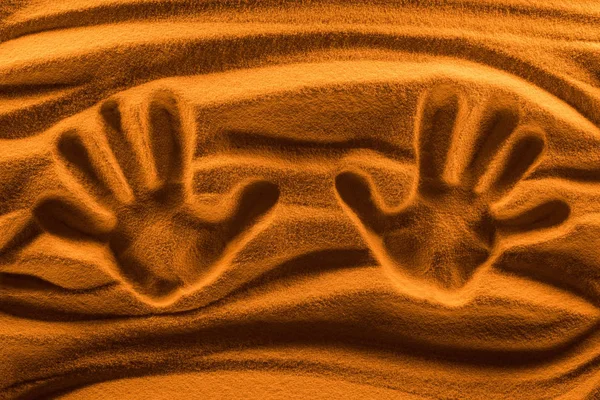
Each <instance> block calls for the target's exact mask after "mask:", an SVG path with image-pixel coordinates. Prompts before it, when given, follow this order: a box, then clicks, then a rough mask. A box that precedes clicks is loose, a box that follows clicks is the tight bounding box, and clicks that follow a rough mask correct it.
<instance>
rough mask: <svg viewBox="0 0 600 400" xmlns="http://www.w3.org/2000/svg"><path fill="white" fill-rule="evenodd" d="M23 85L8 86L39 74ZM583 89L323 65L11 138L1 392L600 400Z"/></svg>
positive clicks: (150, 88)
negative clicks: (127, 384) (261, 376)
mask: <svg viewBox="0 0 600 400" xmlns="http://www.w3.org/2000/svg"><path fill="white" fill-rule="evenodd" d="M190 27H193V25H190ZM124 28H125V31H127V29H128V28H127V27H124ZM212 29H213V30H214V31H215V32H218V30H219V29H220V28H219V27H216V26H213V28H212ZM261 29H262V28H260V27H258V28H257V30H256V31H261ZM291 30H292V31H296V29H295V28H294V29H291ZM250 31H251V32H252V29H250ZM358 31H360V32H358V33H357V35H358V36H360V35H362V33H364V32H365V30H361V29H358ZM87 32H89V30H87ZM186 35H187V33H186V32H183V35H181V38H182V39H185V37H186ZM279 35H280V33H276V34H275V37H276V38H281V37H285V35H283V36H279ZM242 36H243V35H242ZM292 36H294V35H292ZM309 36H310V37H312V38H314V37H318V35H317V36H311V35H309ZM358 36H357V37H358ZM367 36H368V35H367ZM392 36H393V35H391V36H384V37H383V39H382V40H383V41H384V42H385V41H386V40H391V39H389V38H390V37H392ZM74 37H77V34H75V35H74ZM374 37H375V38H376V37H377V36H376V35H375V36H371V39H373V38H374ZM149 39H150V40H149V41H150V42H155V43H156V45H157V48H159V47H160V46H164V43H160V42H157V41H156V40H154V39H153V38H152V37H151V38H149ZM249 40H256V39H255V38H252V39H249ZM278 40H279V39H278ZM376 40H379V39H376ZM292 43H296V44H297V43H298V42H294V41H292ZM467 43H468V40H467ZM92 46H93V44H92ZM25 47H27V46H25ZM76 47H77V46H75V47H74V48H76ZM334 47H335V46H334ZM102 54H110V52H109V51H108V50H107V48H102V49H101V51H99V52H97V54H96V56H97V55H102ZM362 54H363V55H365V54H372V53H370V52H369V51H365V52H364V53H362ZM130 56H131V57H132V59H135V57H136V56H135V53H130ZM329 56H333V57H342V58H343V57H348V56H349V57H350V58H356V57H361V53H360V52H358V53H355V54H342V53H338V54H336V53H335V52H332V53H331V54H330V55H329ZM82 57H83V56H82ZM94 57H95V56H94ZM315 57H316V58H318V57H320V55H315ZM377 57H381V54H378V55H377ZM386 57H387V55H386ZM484 58H485V57H484ZM489 59H491V60H497V59H500V60H501V57H500V56H498V58H494V57H492V56H490V57H489ZM41 60H42V61H43V60H46V61H52V55H50V54H48V55H45V56H43V57H41ZM81 60H82V58H80V59H79V61H81ZM63 61H64V60H59V64H57V65H60V63H62V62H63ZM413 61H417V60H413ZM420 61H423V60H420ZM430 61H431V60H430ZM69 62H70V61H68V63H69ZM28 63H30V62H28V61H26V62H24V63H23V66H26V65H27V64H28ZM33 64H35V62H33ZM72 65H77V62H76V63H73V64H72ZM82 65H85V63H83V64H82ZM46 66H47V65H46ZM63 66H64V64H63ZM521 66H522V64H521ZM10 68H12V69H13V71H17V73H16V74H15V75H13V78H14V77H17V78H16V79H17V80H16V81H14V82H12V83H11V84H13V83H14V84H15V85H16V86H20V84H19V79H22V78H23V77H27V76H29V77H30V78H33V79H34V80H35V79H37V78H39V77H40V76H42V77H44V74H42V75H36V73H35V69H34V70H31V69H30V70H29V75H28V72H27V71H26V69H21V67H19V66H16V67H15V66H14V65H12V66H10ZM44 68H45V67H44ZM519 68H520V67H518V66H517V67H513V70H515V69H519ZM217 69H218V68H217ZM57 70H58V69H57ZM83 70H85V68H84V69H83ZM568 72H569V73H570V72H572V71H568ZM4 76H7V75H6V74H5V75H4ZM8 76H9V77H10V74H8ZM158 76H160V74H158ZM36 77H37V78H36ZM48 77H50V78H56V76H52V73H50V74H49V75H45V77H44V79H47V78H48ZM154 77H156V76H154ZM527 77H530V76H527ZM546 77H547V76H546ZM13 78H10V79H13ZM554 78H556V75H554ZM554 78H552V79H550V80H548V81H546V82H545V83H543V82H542V83H543V84H541V86H542V87H543V86H544V85H549V84H548V82H553V79H554ZM563 78H564V77H563ZM544 79H545V78H544ZM544 79H542V81H543V80H544ZM586 79H587V78H586ZM566 80H567V81H568V79H566ZM534 82H535V83H538V84H540V81H539V80H538V81H537V82H536V81H535V79H534ZM21 83H22V82H21ZM138 83H139V82H138ZM290 83H291V84H290ZM94 85H97V86H98V87H99V88H100V89H101V90H98V91H96V92H93V93H91V94H90V98H95V97H98V99H97V100H100V99H101V98H103V97H105V95H106V94H107V92H106V89H107V88H108V90H109V91H110V90H114V89H111V87H112V86H111V85H112V83H110V84H107V85H104V84H98V83H97V82H94V83H92V86H94ZM127 85H131V82H128V83H127V84H125V86H127ZM570 85H571V86H569V84H567V85H566V86H562V87H560V88H559V89H556V88H553V89H552V92H553V93H554V94H560V95H561V96H560V97H563V100H559V99H557V98H556V97H553V96H552V95H549V94H548V93H546V92H544V91H543V90H540V89H539V88H536V87H534V86H531V85H529V84H527V83H526V82H524V81H522V80H519V79H516V78H514V77H512V76H510V75H508V74H506V73H499V72H497V71H495V70H493V69H491V68H482V67H480V66H476V65H473V64H470V63H466V62H458V61H455V60H451V61H449V60H436V61H435V62H430V63H421V62H408V63H397V62H395V63H394V62H372V61H365V62H339V63H335V62H334V63H316V62H315V63H314V64H312V65H311V64H300V65H290V66H284V67H272V68H265V69H261V70H243V71H239V72H234V73H231V74H222V75H207V76H199V77H191V78H180V79H170V80H163V81H156V82H153V83H150V84H148V85H145V86H141V87H136V88H133V89H132V90H130V91H127V92H123V93H121V94H119V95H117V96H115V97H113V98H109V99H103V100H101V101H100V102H99V104H98V105H97V106H94V107H92V108H90V109H89V110H87V111H84V112H82V113H81V114H79V115H75V116H73V118H71V119H69V120H66V121H64V122H62V123H60V124H58V125H57V126H55V127H54V128H52V129H50V130H49V131H48V132H46V133H44V134H42V135H40V136H32V137H30V138H28V139H24V140H17V141H10V140H6V141H5V142H4V143H5V144H6V146H5V149H6V150H4V151H3V153H2V157H3V160H4V161H5V163H4V165H5V166H6V169H5V171H8V172H7V173H6V175H7V176H8V177H9V179H6V180H5V183H4V182H3V184H4V188H5V190H4V191H3V193H8V194H7V195H5V196H3V211H5V212H4V216H3V218H2V222H3V227H4V228H5V232H7V234H6V236H5V237H4V238H3V242H2V243H0V244H1V246H2V249H3V254H2V255H3V266H2V267H3V273H4V275H3V276H2V278H3V281H2V283H3V289H7V290H3V293H2V296H3V298H2V308H3V311H4V313H5V314H4V315H3V320H4V321H3V322H5V323H6V325H5V329H6V330H5V331H4V332H6V333H3V336H4V337H5V338H6V339H7V342H8V343H9V345H8V346H7V349H8V351H7V353H8V354H9V357H10V358H11V360H14V361H15V362H14V363H11V364H10V365H9V366H7V367H4V368H5V371H4V372H6V373H5V374H3V376H6V377H8V378H7V380H6V381H5V382H3V385H4V387H5V388H6V390H5V391H4V392H5V393H7V396H17V395H20V396H23V397H36V396H40V395H47V394H49V393H57V391H59V390H63V389H65V390H68V389H69V388H73V387H75V386H78V385H82V384H87V383H92V382H95V381H100V380H107V379H114V378H116V377H120V376H124V375H133V376H135V375H144V374H151V373H155V372H156V371H157V370H162V371H171V372H175V371H186V370H192V371H194V370H202V369H209V370H210V369H211V368H212V369H214V368H217V369H236V368H239V369H247V368H258V367H260V368H268V369H269V368H270V369H272V370H273V371H282V372H283V371H290V370H291V371H296V372H297V371H303V372H305V373H309V374H316V375H317V376H321V377H332V382H335V381H336V379H340V378H342V379H344V380H347V381H350V382H356V383H361V384H363V385H364V384H367V385H370V386H371V387H372V388H378V387H387V388H392V389H393V390H399V391H406V392H417V393H420V394H422V395H426V396H433V397H444V396H445V397H453V396H454V397H456V396H462V395H467V396H469V397H483V396H485V397H488V398H490V397H496V398H503V397H507V396H510V395H511V393H512V394H515V393H520V394H522V393H524V392H527V393H528V395H530V396H531V398H539V397H540V396H542V395H544V396H546V395H548V393H552V395H557V396H558V395H559V394H562V395H564V396H569V395H573V396H586V395H590V396H592V395H593V394H592V393H593V390H594V389H593V387H594V386H595V382H596V381H597V378H596V376H597V374H596V373H595V370H596V368H595V364H596V361H595V360H596V358H597V355H596V350H595V349H597V346H595V344H596V341H597V338H596V331H597V329H596V328H597V320H598V312H597V309H596V308H595V306H594V305H593V304H597V298H598V284H597V282H598V274H597V272H596V271H597V266H598V257H597V254H596V251H595V248H596V247H597V246H596V242H597V235H595V229H596V225H597V224H596V218H595V217H596V215H598V211H597V209H596V207H597V206H595V205H596V204H598V203H597V196H598V195H597V193H598V192H597V171H598V159H597V157H596V156H595V155H596V154H597V152H596V151H597V147H598V133H597V128H596V127H595V126H594V125H593V123H592V122H593V121H596V118H597V116H596V115H595V113H594V112H592V111H590V110H591V108H589V107H588V106H587V105H585V104H588V105H589V104H591V103H586V101H587V100H589V99H591V98H593V88H591V87H590V86H589V82H588V86H586V85H585V84H582V82H581V81H580V82H578V83H573V82H572V81H571V83H570ZM116 87H118V85H117V86H116ZM573 87H577V88H578V89H579V90H581V91H582V92H581V93H585V94H586V96H587V95H589V97H585V98H584V97H583V96H582V97H581V98H578V97H577V96H573V95H572V94H571V95H565V93H569V90H570V89H572V88H573ZM88 88H89V86H88ZM565 88H567V89H565ZM569 88H570V89H569ZM61 90H62V89H61ZM565 90H566V91H565ZM38 91H39V92H41V91H42V87H41V86H40V87H34V88H33V89H32V92H38ZM571 93H572V92H571ZM51 97H52V96H49V97H47V99H50V98H51ZM75 98H76V97H72V98H71V100H72V99H75ZM63 101H64V98H63ZM88 101H89V99H88ZM565 102H566V103H565ZM24 104H25V105H26V107H25V108H26V109H27V110H28V111H27V112H32V111H34V110H35V107H30V106H28V105H27V103H24ZM28 104H32V103H28ZM40 104H46V105H47V106H48V107H49V108H48V109H51V108H52V107H56V104H57V103H56V102H54V101H49V102H48V101H46V100H43V102H42V103H40ZM51 104H54V105H53V106H52V105H51ZM58 104H60V103H58ZM63 104H64V103H63ZM84 104H85V102H84ZM568 104H570V105H568ZM77 107H81V104H78V105H77ZM572 107H575V109H574V108H572ZM9 109H10V110H18V108H15V107H14V106H13V105H11V106H10V107H9ZM59 109H60V111H59V112H58V114H55V115H62V116H65V115H67V114H69V113H72V110H74V108H70V109H69V107H66V106H65V107H59ZM65 110H66V111H65ZM69 110H70V111H69ZM577 110H579V111H580V112H582V114H579V113H578V112H577ZM11 112H12V111H11ZM61 113H62V114H61ZM9 115H12V117H14V115H18V114H9ZM12 117H11V118H12ZM52 118H54V117H48V118H46V117H44V119H45V121H46V122H45V123H47V122H48V121H52ZM332 120H333V122H332ZM365 121H366V122H365ZM374 121H376V122H377V123H374ZM32 126H35V124H33V125H28V128H31V127H32ZM38 126H39V125H38ZM32 132H33V131H32ZM30 134H31V132H29V133H27V132H23V134H22V135H20V134H19V133H18V132H17V134H16V137H19V136H20V137H25V136H28V135H30ZM439 138H442V140H438V139H439ZM4 143H3V144H4ZM131 154H134V155H135V157H130V155H131ZM465 177H466V179H465ZM465 181H467V182H471V183H469V185H467V186H462V182H465ZM473 182H474V183H473ZM465 193H472V194H473V196H471V195H469V196H465V195H464V194H465ZM488 196H491V197H488ZM472 197H475V198H476V199H479V198H481V197H485V198H486V201H485V202H484V205H485V206H482V205H480V204H479V203H478V201H472ZM488 198H491V199H492V200H487V199H488ZM463 200H465V201H463ZM474 203H477V204H476V205H477V206H476V207H474V205H475V204H474ZM415 204H416V205H415ZM458 204H462V205H463V208H462V209H461V210H460V211H459V209H458V208H457V207H456V206H457V205H458ZM412 208H414V209H415V210H412ZM407 210H408V211H407ZM388 220H393V221H400V223H399V224H397V223H396V222H393V223H389V222H386V221H388ZM449 221H450V222H451V223H448V222H449ZM482 222H483V223H482ZM398 228H400V229H403V231H402V235H406V236H403V239H402V240H397V239H393V240H390V239H389V237H392V238H397V237H398V236H397V233H396V232H397V230H398ZM423 232H427V233H426V234H425V235H424V234H423ZM444 236H446V237H447V238H448V239H457V240H455V241H453V240H439V238H440V237H444ZM415 241H416V243H417V245H415V246H407V244H410V243H415ZM451 242H454V243H453V244H452V245H448V243H451ZM471 245H473V246H475V247H473V246H471ZM474 248H475V249H476V250H478V251H479V250H481V254H483V255H481V254H479V255H477V253H478V251H472V250H473V249H474ZM149 249H152V250H154V251H149ZM473 254H475V255H476V256H475V257H474V256H473ZM539 260H544V262H543V263H540V262H539ZM561 260H562V261H563V262H561ZM40 265H44V268H40ZM507 273H508V274H507ZM513 274H516V275H518V276H520V277H515V276H514V275H513ZM579 297H583V298H585V299H586V301H583V300H582V299H580V298H579ZM186 310H188V311H187V312H183V313H175V314H173V312H174V311H186ZM154 314H165V315H163V316H162V317H160V318H159V317H156V316H154ZM133 315H138V316H139V315H150V316H148V317H134V318H131V317H130V316H133ZM116 316H119V317H117V318H116V319H115V318H114V317H116ZM35 319H40V320H48V321H46V322H42V321H35ZM74 319H80V320H84V321H81V322H74V321H73V320H74ZM85 320H88V321H85ZM25 322H26V323H25ZM365 322H368V323H367V324H365ZM365 325H368V328H366V327H365ZM16 331H18V332H19V335H18V336H14V335H13V334H12V333H11V332H16ZM199 338H201V339H202V340H199ZM24 346H25V347H26V348H27V351H26V352H24V351H23V349H24ZM107 349H109V350H107ZM114 349H120V352H121V354H123V356H122V357H120V356H116V355H115V352H114ZM240 349H242V351H239V350H240ZM70 352H72V354H77V355H78V357H77V358H75V357H72V356H71V355H69V354H71V353H70ZM398 352H400V353H401V354H404V356H401V355H400V354H398ZM192 354H193V355H196V356H197V357H190V355H192ZM82 355H83V356H82ZM182 359H184V360H185V361H184V362H182V361H181V360H182ZM340 360H344V361H340ZM419 363H422V364H419ZM459 365H460V366H461V368H460V369H457V366H459ZM34 366H37V368H34ZM417 366H419V367H418V368H417ZM411 369H412V370H413V372H412V373H411V374H407V371H408V370H411ZM374 371H375V372H374ZM501 371H503V373H502V374H500V372H501ZM507 371H508V372H507ZM491 373H493V374H496V375H497V376H501V377H502V382H503V386H502V387H498V385H497V384H494V385H493V386H490V385H486V384H484V383H483V382H482V379H483V377H489V375H490V374H491ZM398 376H404V378H403V379H401V380H399V381H398ZM173 379H174V380H175V381H174V382H175V383H176V379H177V378H176V377H173ZM190 379H191V378H190ZM265 379H267V378H265ZM307 379H308V378H307ZM486 379H487V378H486ZM167 381H168V379H167ZM305 382H306V381H305ZM424 382H429V383H427V384H424ZM457 382H458V383H457ZM440 388H441V389H440ZM525 389H527V390H526V391H525ZM373 390H375V389H373Z"/></svg>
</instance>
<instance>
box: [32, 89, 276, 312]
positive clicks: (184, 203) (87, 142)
mask: <svg viewBox="0 0 600 400" xmlns="http://www.w3.org/2000/svg"><path fill="white" fill-rule="evenodd" d="M98 118H99V121H100V122H99V124H100V126H101V127H102V129H103V133H104V135H102V136H101V138H100V139H98V140H96V141H94V140H92V139H90V137H89V135H88V136H85V135H82V134H81V133H78V132H73V131H70V132H65V133H64V134H62V135H61V136H60V137H59V139H58V141H57V151H56V154H57V159H58V168H59V169H60V171H61V172H62V173H63V175H64V176H66V180H70V181H71V182H75V183H74V184H73V185H71V187H74V188H75V189H74V190H72V191H71V192H68V193H54V194H50V195H46V196H44V198H42V199H41V200H40V201H39V202H38V204H37V205H36V206H35V208H34V215H35V216H36V218H37V220H38V222H39V223H40V225H41V226H42V227H43V228H44V229H45V230H46V231H48V232H49V233H52V234H55V235H59V236H61V237H66V238H70V239H72V240H95V241H100V242H103V243H106V245H107V246H109V248H110V249H111V250H112V253H113V254H114V258H115V260H116V268H117V271H118V273H119V274H120V275H121V277H122V278H123V279H124V281H126V282H128V283H129V284H130V285H131V287H132V288H133V290H134V291H135V292H136V293H138V294H139V295H141V296H142V297H143V298H144V299H145V300H147V301H150V302H156V303H159V302H168V301H170V300H171V299H172V298H173V296H175V295H176V293H177V292H178V290H180V289H182V288H186V287H189V286H190V285H193V284H194V283H196V282H198V281H199V280H201V279H202V278H203V277H205V276H206V275H207V274H208V273H209V272H210V271H211V268H212V267H213V266H214V265H215V263H217V262H218V261H219V260H220V259H222V258H223V257H224V256H225V254H227V253H228V250H229V249H230V248H231V246H233V244H234V243H235V242H236V241H237V240H238V239H239V238H240V237H242V236H243V234H244V232H245V231H247V230H248V229H250V228H252V226H254V225H255V224H256V223H257V221H258V220H259V219H260V218H261V217H262V216H264V215H265V214H266V213H267V212H268V211H269V210H270V209H271V208H272V207H273V206H274V205H275V204H276V202H277V201H278V197H279V190H278V187H277V186H276V185H275V184H273V183H270V182H267V181H262V180H254V181H251V182H245V183H242V184H241V185H240V186H239V187H238V189H237V191H235V193H234V194H233V195H231V196H230V198H229V201H225V202H222V203H221V204H220V205H219V206H216V207H215V206H207V205H202V204H201V203H200V202H198V201H195V200H194V198H193V193H192V192H193V191H192V188H191V182H192V171H191V161H192V157H193V151H194V146H195V144H194V132H192V131H191V129H190V128H189V127H188V126H186V125H185V121H184V119H183V118H182V116H181V113H180V110H179V107H178V105H177V103H176V101H175V99H174V98H173V96H172V95H170V94H168V93H163V92H158V93H155V94H154V95H153V97H152V98H151V100H150V102H149V104H148V106H147V107H146V110H145V115H144V118H139V117H138V116H136V115H135V114H134V115H129V116H128V118H124V117H123V115H122V112H121V110H120V107H119V104H118V103H117V102H116V101H114V100H108V101H106V102H105V103H104V104H103V105H102V106H101V107H100V113H99V116H98ZM103 140H105V141H103Z"/></svg>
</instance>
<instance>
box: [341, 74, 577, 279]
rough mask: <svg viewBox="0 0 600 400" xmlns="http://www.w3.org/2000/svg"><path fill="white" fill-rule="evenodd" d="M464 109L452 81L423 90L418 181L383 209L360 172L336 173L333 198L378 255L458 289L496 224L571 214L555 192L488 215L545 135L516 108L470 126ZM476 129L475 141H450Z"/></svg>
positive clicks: (533, 222) (489, 243) (546, 222)
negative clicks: (510, 211)
mask: <svg viewBox="0 0 600 400" xmlns="http://www.w3.org/2000/svg"><path fill="white" fill-rule="evenodd" d="M464 108H465V104H464V103H462V102H461V99H460V95H459V94H458V93H456V91H455V90H454V89H453V88H452V87H447V86H440V87H437V88H434V89H433V90H431V91H430V92H428V93H427V94H426V95H424V96H423V97H422V99H421V103H420V106H419V110H418V114H417V116H416V118H417V122H416V125H415V126H416V132H415V138H416V139H415V140H416V141H415V147H416V153H417V166H418V178H417V183H416V185H415V188H414V191H413V193H412V194H411V196H410V198H409V199H408V200H407V201H406V202H405V203H404V204H402V205H401V206H400V207H399V208H397V209H388V208H386V207H385V206H384V205H383V204H382V203H383V202H382V200H381V196H380V195H379V194H378V193H377V192H376V191H375V190H374V189H373V184H372V183H371V181H370V179H369V178H368V176H366V175H364V174H363V173H361V172H359V171H345V172H342V173H340V174H339V175H338V176H337V177H336V179H335V185H336V190H337V193H338V195H339V196H340V199H341V200H342V201H343V202H344V204H345V205H346V206H347V207H348V208H349V210H350V211H351V212H352V213H353V214H354V215H355V216H356V217H357V222H358V223H359V224H361V226H362V227H363V229H362V231H363V233H364V235H365V239H366V240H367V242H368V243H369V244H370V245H371V247H372V248H373V251H374V252H375V254H376V257H377V258H378V259H379V260H380V262H381V263H382V264H383V265H384V266H385V267H386V268H388V269H390V270H393V271H394V272H395V273H399V274H404V275H408V276H412V277H415V278H418V279H419V280H421V281H423V282H426V283H428V284H432V285H433V286H438V287H441V288H444V289H457V288H461V287H462V286H464V285H465V284H466V283H467V282H468V281H469V279H470V278H471V277H472V276H473V274H474V273H475V271H476V270H477V268H479V267H481V266H482V265H484V264H485V263H486V261H487V260H488V259H489V257H490V255H491V253H492V252H493V251H494V248H495V242H496V236H497V234H498V232H497V231H498V230H500V231H502V230H503V229H505V228H508V229H511V230H518V231H529V230H536V229H544V228H551V227H553V226H556V225H560V224H561V223H562V222H564V220H565V219H566V218H567V217H568V215H569V206H568V205H567V204H566V203H565V202H564V201H562V200H559V199H555V200H549V201H547V202H545V203H543V204H540V205H538V206H536V207H534V208H532V209H530V210H525V211H523V212H522V213H521V215H518V216H513V217H511V218H510V219H507V220H503V219H502V218H499V217H498V216H497V215H494V213H493V211H492V206H493V204H494V203H496V202H498V201H500V200H501V199H502V198H503V197H504V196H506V194H507V193H508V192H509V191H510V190H511V188H512V187H513V186H515V185H516V184H517V183H518V182H519V181H520V180H522V179H524V178H525V177H526V176H527V174H529V173H530V172H531V171H532V170H533V169H534V168H535V166H536V164H537V163H538V159H539V158H540V157H542V156H543V152H544V148H545V138H544V135H543V133H541V132H539V131H538V130H530V129H529V128H527V127H525V128H523V129H522V130H519V129H517V128H518V110H515V109H505V108H500V109H496V110H494V109H492V110H487V111H488V114H487V115H486V114H484V115H482V116H480V118H481V120H480V121H479V123H478V124H475V125H474V126H475V127H476V128H478V132H473V133H472V132H470V131H469V129H468V128H469V127H470V126H469V125H468V124H467V121H466V114H465V110H464ZM465 134H466V135H467V136H466V137H464V135H465ZM473 137H474V138H475V140H471V142H472V143H473V145H472V147H466V146H465V148H457V147H455V146H454V144H455V142H458V141H459V140H460V141H462V142H465V141H468V140H469V139H472V138H473ZM453 149H455V150H454V151H452V150H453ZM449 157H453V158H454V160H453V161H454V163H453V164H452V166H456V165H465V166H466V167H465V168H464V169H462V170H460V171H456V170H454V171H453V170H450V168H448V165H449V162H448V161H449V160H448V159H449ZM451 177H457V179H456V178H455V181H453V180H452V178H451ZM484 178H486V179H484ZM485 181H487V182H485ZM486 183H487V185H486Z"/></svg>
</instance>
